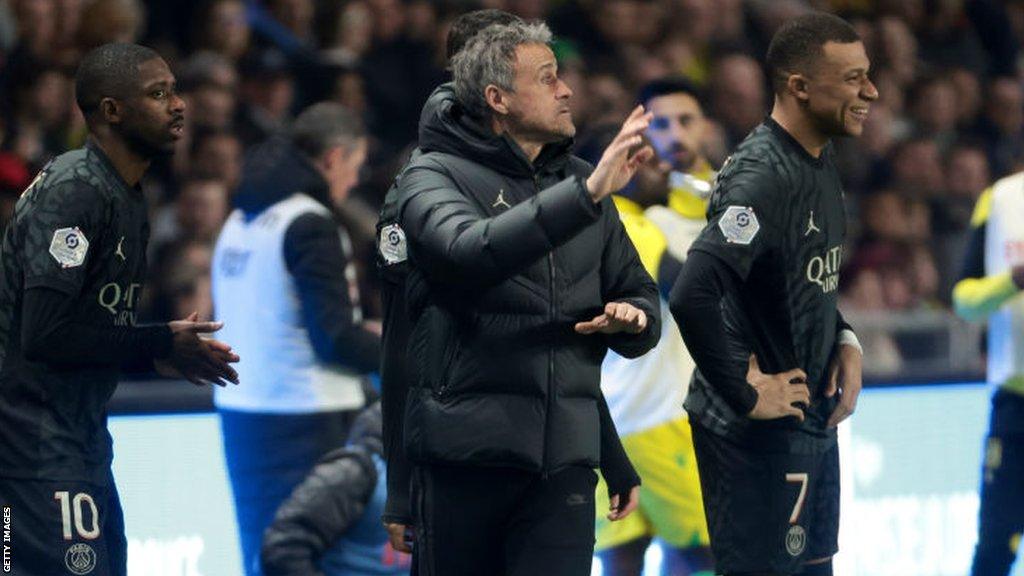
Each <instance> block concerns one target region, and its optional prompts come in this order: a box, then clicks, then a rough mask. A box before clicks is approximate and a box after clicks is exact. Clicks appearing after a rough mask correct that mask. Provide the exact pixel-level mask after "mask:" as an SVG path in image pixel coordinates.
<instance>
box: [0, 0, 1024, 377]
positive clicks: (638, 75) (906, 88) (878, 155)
mask: <svg viewBox="0 0 1024 576" xmlns="http://www.w3.org/2000/svg"><path fill="white" fill-rule="evenodd" d="M483 7H488V8H500V9H504V10H508V11H511V12H514V13H516V14H518V15H520V16H522V17H524V18H531V19H532V18H541V19H544V20H545V21H547V22H548V24H549V25H550V26H551V28H552V29H553V30H554V32H555V34H556V36H557V38H558V40H557V44H556V46H555V53H556V55H557V56H558V58H559V61H560V68H561V72H560V74H561V75H562V76H563V77H564V79H565V80H566V82H567V83H568V84H569V86H570V87H571V88H572V89H573V90H574V92H575V96H574V97H573V98H572V106H573V109H574V118H575V120H576V123H577V126H578V128H579V130H578V139H579V140H585V139H586V138H587V133H588V131H589V130H593V129H594V128H595V127H598V126H601V125H604V124H606V123H608V122H621V119H622V118H624V117H625V116H626V114H627V113H628V111H629V109H630V108H631V107H632V106H633V105H634V102H635V96H636V92H637V88H638V87H639V86H640V85H641V84H643V83H644V82H646V81H649V80H652V79H655V78H659V77H663V76H669V75H681V76H685V77H687V78H689V79H690V80H692V81H693V82H695V83H696V84H697V85H698V86H700V87H701V88H702V89H703V90H704V106H705V112H706V113H707V114H708V115H709V117H710V118H711V119H712V121H713V122H712V129H710V130H708V137H707V139H706V142H705V143H704V146H705V151H706V154H707V156H708V158H709V159H710V160H711V161H712V162H713V163H714V164H715V165H716V166H717V165H718V164H720V163H721V161H722V160H724V158H725V157H726V156H727V155H728V153H729V151H730V150H731V149H732V148H733V147H734V146H735V145H736V144H737V143H738V142H739V141H740V140H741V139H742V138H743V137H744V135H745V134H746V133H747V132H748V131H749V130H750V129H751V128H753V127H754V126H755V125H756V124H758V123H759V122H760V121H761V120H762V119H763V117H764V115H765V114H766V112H767V111H768V110H769V108H770V105H771V91H770V89H769V87H768V83H767V78H766V76H765V74H764V68H763V66H762V60H763V55H764V53H765V51H766V48H767V42H768V40H769V39H770V38H771V35H772V33H773V32H774V30H775V29H776V28H777V27H778V26H779V25H780V24H781V23H782V22H785V21H786V20H787V19H789V18H791V17H793V16H794V15H796V14H799V13H800V12H801V11H804V10H808V9H811V8H814V9H821V10H828V11H831V12H834V13H837V14H839V15H841V16H843V17H845V18H847V19H848V20H849V21H850V22H852V23H853V24H854V26H855V27H856V28H857V30H858V31H859V32H860V34H861V36H862V37H863V39H864V41H865V44H866V46H867V49H868V53H869V55H870V57H871V60H872V68H873V69H872V72H871V77H872V79H873V80H874V82H875V84H876V85H877V86H878V90H879V92H880V93H881V98H880V100H879V101H878V102H877V103H875V104H874V105H873V106H872V109H871V114H870V118H869V120H868V122H867V125H866V128H865V133H864V136H863V137H862V138H861V139H859V140H849V141H842V142H840V143H838V146H837V152H838V159H839V164H840V168H841V172H842V174H843V177H844V179H845V186H846V192H847V204H848V206H847V207H848V214H849V218H850V221H851V227H850V232H851V234H850V243H849V245H848V246H847V250H846V252H845V256H844V266H845V269H844V272H843V276H842V286H841V289H842V292H841V294H842V308H843V310H844V312H845V313H846V314H847V315H848V316H850V317H852V319H853V323H854V325H855V326H857V327H858V328H859V329H860V330H861V331H862V332H863V333H864V336H862V339H864V340H866V342H865V344H866V345H867V346H866V347H867V348H868V352H867V355H866V358H867V360H866V368H867V369H868V372H869V374H875V375H879V376H881V377H884V376H886V375H892V374H902V375H906V374H907V373H908V372H907V371H908V370H910V372H913V373H917V372H915V370H917V371H918V372H919V371H920V369H923V370H925V372H929V373H930V374H929V375H930V376H934V374H931V373H934V372H935V371H939V372H941V371H943V370H946V371H950V372H958V371H964V372H970V371H974V370H979V369H980V367H981V366H982V364H981V362H982V359H983V358H982V356H981V354H982V352H983V351H982V350H981V338H979V337H978V336H979V331H978V329H977V328H976V327H970V326H966V325H963V324H962V323H960V322H959V321H958V320H955V319H954V318H953V316H952V314H951V313H950V312H949V307H950V296H949V295H950V290H951V286H952V283H953V282H954V281H955V279H956V275H957V273H958V270H959V267H960V260H961V258H962V252H963V246H964V242H965V239H966V235H967V232H968V228H969V221H970V216H971V212H972V207H973V205H974V202H975V200H976V198H977V197H978V195H979V194H980V193H981V192H982V190H984V189H985V188H986V187H987V186H988V185H990V183H991V182H993V181H994V179H997V178H999V177H1002V176H1004V175H1007V174H1009V173H1012V172H1014V171H1017V170H1021V169H1022V168H1024V67H1022V66H1021V65H1020V61H1019V46H1020V45H1021V43H1022V42H1024V1H1005V2H1003V1H998V0H818V1H810V0H807V1H801V0H484V1H465V0H450V1H441V0H433V1H430V0H404V1H403V0H261V1H259V0H209V1H199V0H196V1H182V0H149V1H146V2H142V1H140V0H0V101H2V104H0V226H3V223H4V221H5V220H6V218H7V217H9V214H10V211H11V208H12V206H13V203H14V202H15V200H16V199H17V197H18V195H19V194H20V193H21V191H22V190H23V189H24V188H25V186H26V185H27V184H28V183H29V182H30V180H31V179H32V177H33V176H34V174H35V173H36V171H37V170H38V169H39V168H40V167H42V165H43V164H44V163H45V162H46V161H47V160H48V159H49V158H51V157H53V156H54V155H57V154H59V153H61V152H63V151H65V150H68V149H70V148H74V147H77V146H80V145H81V144H82V142H83V139H84V137H85V126H84V123H83V120H82V118H81V116H80V114H79V113H78V110H77V109H76V107H75V106H74V98H73V82H72V78H73V75H74V70H75V67H76V64H77V62H78V60H79V58H80V57H81V55H82V54H83V53H84V52H85V51H87V50H88V49H90V48H92V47H94V46H98V45H100V44H103V43H106V42H110V41H135V42H140V43H143V44H146V45H148V46H151V47H154V48H156V49H157V50H158V51H159V52H160V53H161V54H162V55H163V56H164V57H165V58H166V59H167V60H168V62H169V63H170V64H171V66H172V69H173V70H174V71H175V73H176V75H177V79H178V89H179V92H180V93H181V94H182V95H183V97H184V98H185V99H186V101H187V103H188V111H187V118H188V128H187V134H186V137H185V138H183V140H182V142H181V143H180V149H179V150H178V151H177V153H176V154H175V155H174V156H173V157H172V158H168V159H167V160H165V161H162V162H160V163H159V164H158V165H156V166H155V167H154V168H153V169H152V170H151V171H150V173H149V175H148V177H147V181H146V182H145V184H144V187H145V190H146V193H147V194H148V196H149V198H150V201H151V206H152V215H151V225H152V235H151V256H150V258H151V259H150V265H151V269H152V270H153V274H152V278H151V280H150V284H149V288H148V290H147V295H146V298H145V306H144V312H143V317H144V318H146V319H148V320H167V319H172V318H181V317H183V316H185V315H186V314H188V313H189V312H191V311H192V310H198V311H199V312H200V313H201V314H203V315H204V316H209V315H210V314H211V313H212V310H211V304H210V295H209V269H210V253H211V247H212V243H213V242H214V241H215V239H216V236H217V232H218V230H219V228H220V226H221V223H222V222H223V221H224V219H225V217H226V216H227V214H228V212H229V210H230V206H231V196H232V193H233V191H234V190H235V188H236V186H237V185H238V182H239V179H240V173H241V170H242V168H241V167H242V158H243V155H244V153H245V151H246V149H247V148H248V147H250V146H252V145H253V144H255V143H258V142H260V141H261V140H263V139H265V138H267V137H269V136H272V135H274V134H276V133H278V132H280V131H281V130H282V129H283V128H285V127H286V126H287V125H288V123H289V120H290V119H291V118H293V117H294V115H295V114H296V113H297V112H298V111H300V110H301V109H302V108H303V107H305V106H306V105H308V104H310V103H312V102H316V101H320V100H335V101H338V102H341V103H343V104H345V105H346V106H349V107H351V108H352V109H353V110H356V111H358V112H359V113H360V114H362V116H363V117H364V119H365V122H366V124H367V127H368V131H369V134H370V137H371V147H370V152H369V159H368V163H367V166H366V168H365V169H364V173H363V174H362V177H361V183H360V185H359V187H358V188H357V189H356V190H355V191H354V193H353V194H352V196H351V197H350V199H349V200H348V201H347V204H346V205H345V206H342V207H340V209H339V212H340V214H339V216H340V217H341V218H342V219H343V221H344V222H345V223H346V224H347V226H348V228H349V230H350V233H351V234H352V236H353V238H354V240H355V243H356V245H357V253H358V255H359V262H360V264H361V271H360V272H361V273H360V279H361V283H362V284H363V289H364V295H365V296H364V298H363V301H364V306H366V308H367V310H366V312H367V314H368V315H369V316H371V317H373V316H376V315H378V314H379V310H378V308H379V300H378V298H376V297H375V294H376V291H375V284H376V275H375V273H374V268H373V259H372V253H373V252H372V242H373V226H374V224H375V222H376V212H377V208H378V207H379V204H380V202H381V200H382V199H383V196H384V193H385V192H386V190H387V187H388V185H389V184H390V182H391V180H392V178H393V176H394V174H395V172H396V170H397V169H398V168H399V167H400V166H401V165H402V163H403V162H404V160H405V158H406V157H407V155H408V153H409V151H410V150H411V147H412V146H414V144H415V138H416V125H417V120H418V117H419V112H420V108H421V106H422V104H423V101H424V100H425V99H426V97H427V95H429V93H430V92H431V90H432V89H433V88H434V87H435V86H437V85H438V84H439V83H441V82H444V81H445V79H446V72H445V70H444V58H445V51H444V41H445V35H446V33H447V28H448V25H449V23H450V22H451V20H452V19H453V18H454V17H455V16H457V15H458V14H460V13H462V12H465V11H468V10H472V9H477V8H483Z"/></svg>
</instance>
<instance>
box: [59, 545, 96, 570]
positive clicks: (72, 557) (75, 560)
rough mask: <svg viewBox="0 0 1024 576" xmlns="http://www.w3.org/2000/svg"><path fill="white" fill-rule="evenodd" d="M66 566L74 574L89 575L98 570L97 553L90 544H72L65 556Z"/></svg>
mask: <svg viewBox="0 0 1024 576" xmlns="http://www.w3.org/2000/svg"><path fill="white" fill-rule="evenodd" d="M64 565H65V566H67V568H68V570H70V571H71V573H72V574H78V575H79V576H81V575H83V574H88V573H90V572H92V571H93V569H94V568H96V551H95V550H93V549H92V546H89V545H88V544H72V545H71V547H70V548H68V551H67V552H66V553H65V554H64Z"/></svg>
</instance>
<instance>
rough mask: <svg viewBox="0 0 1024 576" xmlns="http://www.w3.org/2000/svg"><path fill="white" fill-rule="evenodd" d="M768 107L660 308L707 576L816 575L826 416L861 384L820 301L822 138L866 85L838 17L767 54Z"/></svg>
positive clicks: (830, 172) (822, 539)
mask: <svg viewBox="0 0 1024 576" xmlns="http://www.w3.org/2000/svg"><path fill="white" fill-rule="evenodd" d="M768 67H769V69H770V72H771V75H772V83H773V86H774V90H775V106H774V108H773V110H772V113H771V116H770V117H769V118H767V119H765V121H764V122H763V123H762V124H761V125H760V126H758V127H757V128H755V129H754V130H753V132H751V133H750V135H749V136H747V138H746V140H744V141H743V143H741V144H740V145H739V147H738V148H737V149H736V152H735V153H734V154H733V155H732V157H731V158H730V159H729V160H727V161H726V163H725V164H724V165H723V167H722V169H721V171H720V172H719V174H718V178H717V181H716V183H715V188H714V191H713V192H712V197H711V203H710V206H709V208H708V225H707V227H706V228H705V229H704V230H703V232H701V235H700V236H699V237H698V238H697V240H696V241H695V242H694V244H693V247H692V248H691V250H690V253H689V257H688V258H687V261H686V264H685V265H684V267H683V271H682V273H681V275H680V277H679V279H678V281H677V283H676V285H675V287H674V289H673V292H672V295H671V298H670V306H671V310H672V314H673V316H674V317H675V319H676V322H677V323H678V324H679V328H680V331H681V332H682V335H683V338H684V340H685V341H686V347H687V348H688V349H689V350H690V353H691V354H692V355H693V358H694V360H695V361H696V363H697V373H696V374H695V376H694V378H693V379H692V381H691V384H690V391H689V394H688V396H687V399H686V402H685V407H686V409H687V411H688V412H689V414H690V422H691V424H692V427H693V440H694V449H695V452H696V456H697V468H698V471H699V473H700V479H701V488H702V492H703V495H704V507H705V512H706V515H707V520H708V529H709V532H710V536H711V549H712V553H713V555H714V557H715V565H716V569H717V572H716V573H717V574H725V575H734V574H758V575H776V574H796V573H801V574H804V575H807V576H825V575H831V574H832V556H833V555H834V554H835V553H836V551H837V550H838V542H837V538H838V531H839V453H838V448H837V445H836V432H835V427H836V425H837V424H838V423H839V422H840V421H842V420H843V419H844V418H846V417H847V416H849V415H850V414H852V413H853V410H854V408H855V406H856V403H857V395H858V394H859V393H860V388H861V351H860V345H859V344H858V343H857V338H856V336H855V335H854V333H853V331H852V330H851V329H850V327H849V325H848V324H846V322H844V321H843V318H842V316H841V315H840V314H839V312H838V310H837V308H836V289H837V287H838V282H839V267H840V264H841V260H842V246H843V242H844V240H845V236H846V218H845V217H846V215H845V211H844V209H843V196H842V187H841V185H840V181H839V175H838V173H837V172H836V169H835V166H834V164H833V160H832V155H833V152H832V147H831V144H830V143H829V140H830V139H831V138H832V137H835V136H846V135H853V136H856V135H859V134H860V133H861V131H862V130H863V126H864V120H865V118H866V117H867V112H868V109H869V107H870V105H871V102H873V101H874V100H875V99H876V98H878V91H877V90H876V89H875V86H874V85H873V84H872V83H871V80H870V79H869V78H868V70H869V67H870V63H869V61H868V58H867V55H866V54H865V51H864V44H863V43H862V42H861V40H860V38H859V37H858V36H857V33H856V32H855V31H854V30H853V28H852V27H851V26H850V25H849V24H847V23H846V22H845V21H843V20H841V19H839V18H837V17H835V16H830V15H827V14H821V13H812V14H809V15H806V16H802V17H800V18H796V19H794V20H792V21H790V22H789V23H787V24H785V25H784V26H782V28H780V29H779V31H778V32H776V34H775V36H774V38H773V39H772V42H771V45H770V47H769V49H768Z"/></svg>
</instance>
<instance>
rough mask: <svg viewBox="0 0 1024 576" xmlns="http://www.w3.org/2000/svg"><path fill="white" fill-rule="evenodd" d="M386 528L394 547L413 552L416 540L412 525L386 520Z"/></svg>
mask: <svg viewBox="0 0 1024 576" xmlns="http://www.w3.org/2000/svg"><path fill="white" fill-rule="evenodd" d="M384 528H386V529H387V531H388V540H389V541H390V542H391V547H392V548H394V549H395V550H396V551H398V552H405V553H406V554H412V544H413V542H415V540H416V536H415V532H414V531H413V529H412V526H409V525H407V524H395V523H392V522H385V523H384Z"/></svg>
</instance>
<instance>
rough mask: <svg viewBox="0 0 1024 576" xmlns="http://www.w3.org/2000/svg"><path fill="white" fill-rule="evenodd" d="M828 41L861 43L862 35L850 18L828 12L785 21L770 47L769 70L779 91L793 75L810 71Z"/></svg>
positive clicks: (776, 90)
mask: <svg viewBox="0 0 1024 576" xmlns="http://www.w3.org/2000/svg"><path fill="white" fill-rule="evenodd" d="M828 42H837V43H840V44H849V43H851V42H860V36H859V35H858V34H857V31H856V30H854V29H853V26H850V24H849V23H848V22H847V21H846V20H843V19H842V18H840V17H838V16H833V15H832V14H826V13H824V12H812V13H810V14H805V15H803V16H800V17H798V18H794V19H793V20H790V21H789V22H787V23H785V24H783V25H782V27H781V28H779V30H778V31H777V32H776V33H775V35H774V36H772V42H771V44H770V45H769V46H768V57H767V63H768V71H769V72H770V73H771V76H772V86H773V87H774V89H775V93H776V94H781V93H782V92H783V90H785V87H786V80H787V77H788V76H789V75H790V74H792V73H794V72H806V71H807V69H808V67H809V66H811V65H812V64H813V63H814V61H815V60H816V59H818V58H819V57H821V56H822V54H824V46H825V44H826V43H828Z"/></svg>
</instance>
